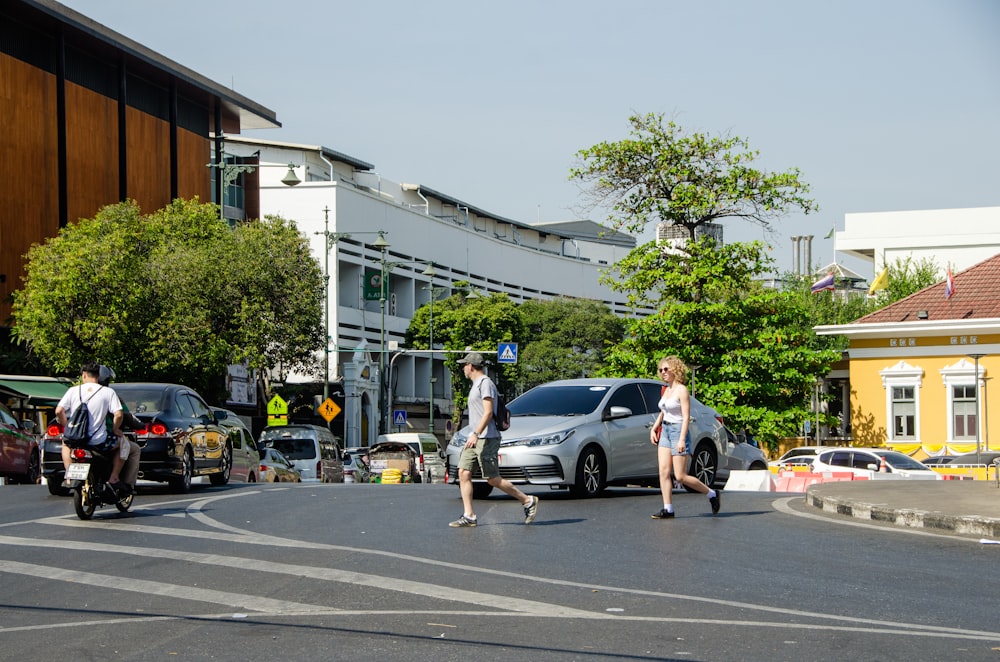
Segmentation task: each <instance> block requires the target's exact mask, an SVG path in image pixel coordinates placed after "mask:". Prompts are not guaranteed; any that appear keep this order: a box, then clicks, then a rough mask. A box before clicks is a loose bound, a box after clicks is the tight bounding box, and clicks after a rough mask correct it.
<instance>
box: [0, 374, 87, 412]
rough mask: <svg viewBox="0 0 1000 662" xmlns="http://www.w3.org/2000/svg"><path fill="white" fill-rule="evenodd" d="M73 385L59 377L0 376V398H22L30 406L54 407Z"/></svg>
mask: <svg viewBox="0 0 1000 662" xmlns="http://www.w3.org/2000/svg"><path fill="white" fill-rule="evenodd" d="M71 385H72V382H70V381H69V380H68V379H60V378H58V377H27V376H20V375H2V376H0V396H3V397H7V398H20V399H22V400H26V401H27V404H29V405H36V406H38V405H41V406H45V405H48V406H54V405H56V404H57V403H58V402H59V400H60V399H62V397H63V394H65V393H66V389H68V388H69V387H70V386H71Z"/></svg>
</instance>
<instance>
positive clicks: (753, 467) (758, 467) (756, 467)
mask: <svg viewBox="0 0 1000 662" xmlns="http://www.w3.org/2000/svg"><path fill="white" fill-rule="evenodd" d="M765 469H767V465H766V464H761V463H760V462H754V463H753V464H751V465H750V471H763V470H765Z"/></svg>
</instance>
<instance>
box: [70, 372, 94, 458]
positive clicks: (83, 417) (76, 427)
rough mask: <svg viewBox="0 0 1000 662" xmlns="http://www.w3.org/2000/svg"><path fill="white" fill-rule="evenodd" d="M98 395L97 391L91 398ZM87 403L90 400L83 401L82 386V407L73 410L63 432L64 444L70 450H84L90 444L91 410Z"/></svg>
mask: <svg viewBox="0 0 1000 662" xmlns="http://www.w3.org/2000/svg"><path fill="white" fill-rule="evenodd" d="M97 390H98V391H99V390H100V388H98V389H97ZM96 393H97V391H94V393H93V394H91V396H90V398H93V397H94V394H96ZM87 402H88V400H84V399H83V387H82V386H81V387H80V406H79V407H77V408H76V409H74V410H73V415H72V416H70V417H69V420H67V421H66V429H65V430H63V443H64V444H66V445H67V446H69V447H70V448H83V447H84V446H86V445H87V444H89V443H90V410H89V409H87Z"/></svg>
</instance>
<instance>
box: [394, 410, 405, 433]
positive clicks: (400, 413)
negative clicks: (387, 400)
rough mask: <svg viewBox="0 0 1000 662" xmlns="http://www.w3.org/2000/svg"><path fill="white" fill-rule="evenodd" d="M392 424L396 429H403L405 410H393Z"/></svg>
mask: <svg viewBox="0 0 1000 662" xmlns="http://www.w3.org/2000/svg"><path fill="white" fill-rule="evenodd" d="M392 424H393V425H395V426H396V427H399V428H401V427H404V426H405V425H406V410H405V409H394V410H393V412H392Z"/></svg>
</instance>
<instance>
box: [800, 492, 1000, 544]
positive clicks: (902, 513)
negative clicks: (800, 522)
mask: <svg viewBox="0 0 1000 662" xmlns="http://www.w3.org/2000/svg"><path fill="white" fill-rule="evenodd" d="M806 504H807V505H809V506H812V507H814V508H819V509H820V510H823V511H824V512H828V513H836V514H838V515H845V516H847V517H854V518H856V519H864V520H871V521H873V522H881V523H885V524H892V525H894V526H899V527H904V528H910V529H929V530H932V531H934V532H939V533H953V534H956V535H963V536H981V537H986V538H1000V519H998V518H993V517H979V516H960V515H946V514H943V513H940V512H937V511H928V510H916V509H905V508H893V507H890V506H888V505H886V504H884V503H865V502H863V501H856V500H852V499H845V498H843V497H839V496H832V495H825V494H816V493H815V490H813V489H812V487H811V486H810V487H809V488H808V489H807V490H806Z"/></svg>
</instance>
